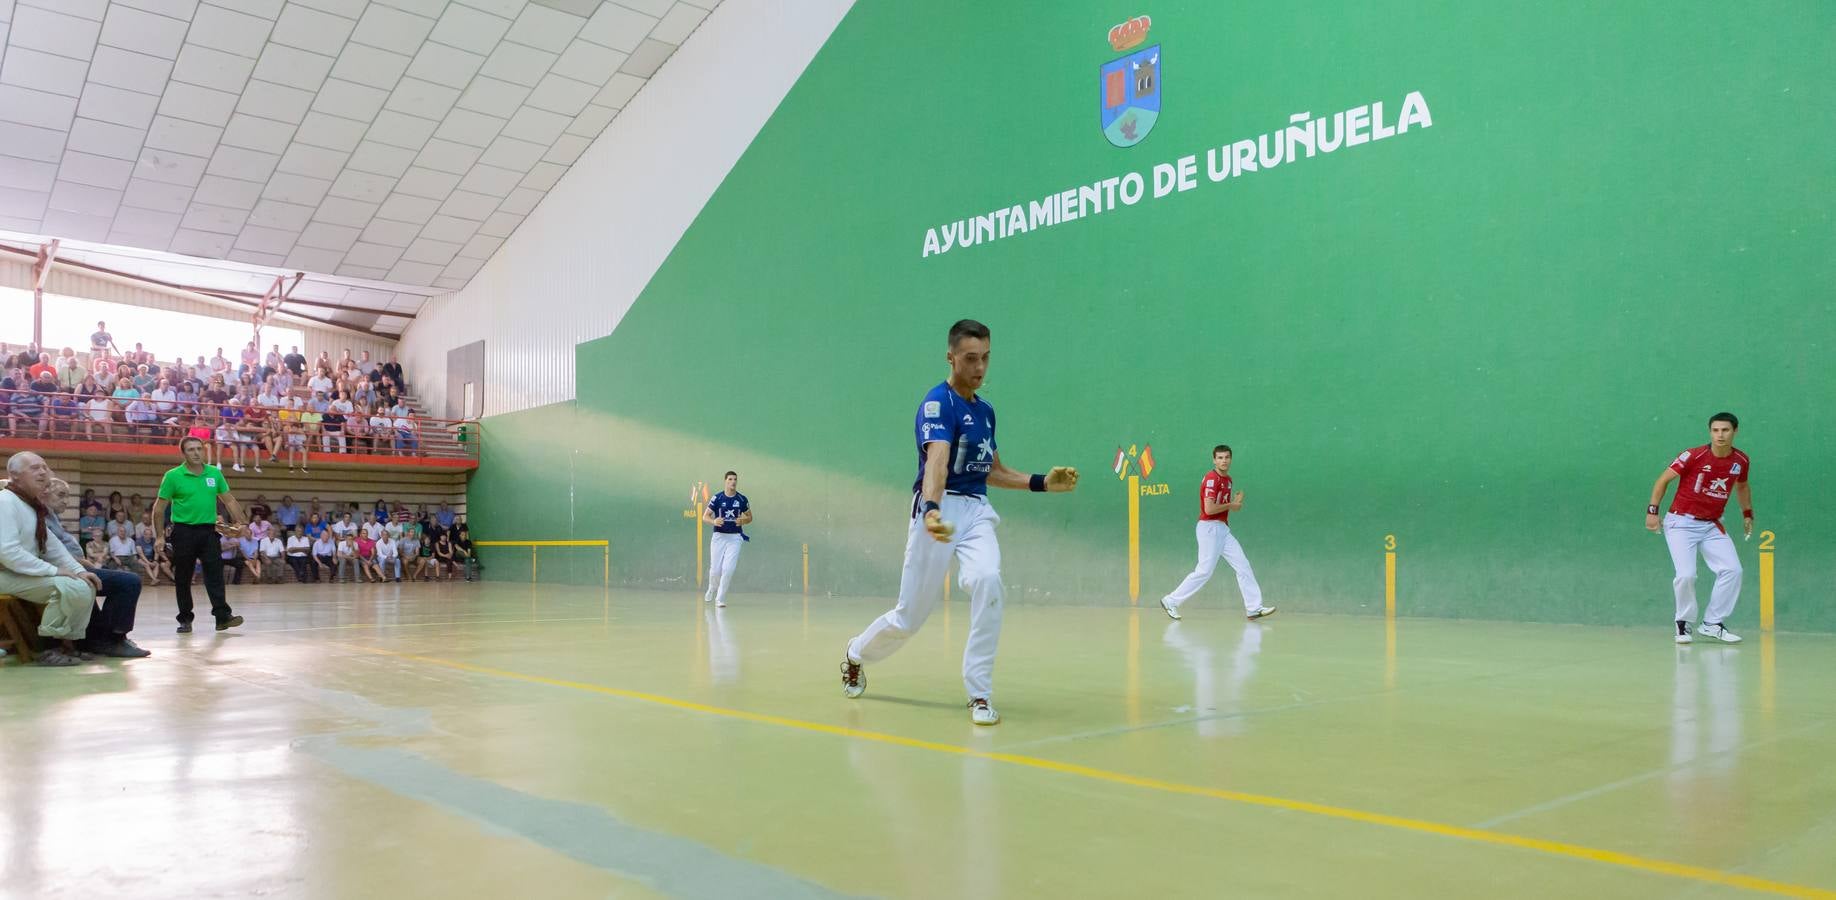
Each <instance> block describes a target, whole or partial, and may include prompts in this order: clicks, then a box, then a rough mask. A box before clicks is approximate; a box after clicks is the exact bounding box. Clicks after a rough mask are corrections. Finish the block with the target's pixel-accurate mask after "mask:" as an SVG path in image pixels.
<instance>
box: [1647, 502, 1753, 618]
mask: <svg viewBox="0 0 1836 900" xmlns="http://www.w3.org/2000/svg"><path fill="white" fill-rule="evenodd" d="M1664 543H1666V544H1669V545H1670V562H1671V563H1672V564H1673V565H1674V566H1675V567H1676V571H1677V577H1676V579H1675V580H1673V581H1672V582H1671V583H1670V584H1671V586H1672V587H1673V588H1675V589H1676V594H1677V621H1679V622H1693V621H1695V619H1696V551H1698V550H1700V551H1701V552H1702V561H1703V562H1705V563H1708V567H1709V571H1711V572H1714V573H1715V586H1714V587H1713V588H1711V589H1710V590H1709V605H1708V611H1707V612H1704V613H1703V614H1702V621H1704V622H1707V623H1711V624H1719V623H1721V622H1725V621H1727V618H1728V616H1731V615H1733V614H1734V604H1735V603H1737V602H1739V601H1740V571H1741V570H1740V555H1739V554H1737V553H1735V552H1734V539H1733V538H1731V537H1729V536H1728V533H1727V532H1726V531H1724V530H1722V528H1721V526H1719V525H1718V524H1716V523H1714V522H1704V521H1702V520H1701V519H1692V518H1690V517H1689V516H1679V515H1677V514H1676V513H1666V514H1665V515H1664Z"/></svg>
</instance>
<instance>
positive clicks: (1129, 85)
mask: <svg viewBox="0 0 1836 900" xmlns="http://www.w3.org/2000/svg"><path fill="white" fill-rule="evenodd" d="M1153 24H1154V22H1153V20H1152V19H1150V18H1148V17H1147V16H1136V17H1134V18H1132V19H1129V20H1128V21H1126V22H1122V23H1121V24H1118V25H1116V26H1115V27H1114V28H1111V29H1109V46H1110V49H1112V50H1114V51H1116V52H1119V53H1122V54H1123V55H1122V56H1119V57H1116V58H1115V59H1112V60H1110V61H1108V62H1106V63H1104V64H1103V65H1102V66H1101V67H1099V68H1098V70H1097V116H1098V120H1099V124H1101V125H1102V128H1103V136H1104V137H1105V138H1108V139H1109V142H1110V143H1111V144H1114V145H1116V146H1118V147H1133V146H1135V145H1136V144H1139V143H1141V142H1142V141H1143V140H1145V139H1146V138H1147V136H1148V132H1150V131H1153V130H1154V123H1155V122H1156V121H1158V120H1159V119H1160V91H1161V59H1162V54H1161V47H1160V45H1159V44H1153V45H1151V46H1145V47H1144V46H1142V45H1143V44H1145V43H1146V42H1147V36H1148V29H1149V28H1150V27H1152V25H1153Z"/></svg>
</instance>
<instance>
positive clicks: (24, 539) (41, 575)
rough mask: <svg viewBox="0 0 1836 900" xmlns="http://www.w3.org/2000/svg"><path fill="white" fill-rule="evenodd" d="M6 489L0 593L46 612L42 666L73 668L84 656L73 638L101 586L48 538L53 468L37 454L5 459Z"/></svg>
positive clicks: (0, 497) (0, 518)
mask: <svg viewBox="0 0 1836 900" xmlns="http://www.w3.org/2000/svg"><path fill="white" fill-rule="evenodd" d="M6 474H7V476H8V478H9V481H8V484H7V486H6V489H5V490H3V491H0V594H12V595H13V596H15V597H18V598H20V599H22V600H25V601H28V602H30V603H36V604H39V605H40V606H43V607H44V608H45V613H44V617H43V619H42V620H41V621H40V622H39V624H38V633H39V635H40V636H42V637H46V638H51V639H52V640H53V641H55V642H56V646H53V647H50V648H47V649H46V650H45V651H44V652H43V653H41V654H39V657H38V663H39V665H43V666H74V665H76V664H77V663H79V662H81V661H82V659H83V658H84V656H85V655H86V654H84V653H82V652H81V651H78V650H77V648H76V643H75V642H76V641H77V639H79V638H81V637H83V635H84V630H85V629H87V628H88V627H89V617H90V613H91V611H92V610H93V609H94V608H95V603H96V592H97V591H98V590H100V589H101V587H102V582H101V580H100V579H98V578H97V577H96V576H95V575H93V574H90V573H89V572H88V571H86V570H85V569H84V568H83V566H82V564H81V563H79V562H77V561H76V559H75V558H73V557H71V555H70V550H69V549H68V548H67V547H65V546H64V544H63V542H62V541H59V540H58V539H57V538H56V537H55V536H53V535H52V533H51V525H50V520H51V518H52V517H53V515H54V514H53V513H52V512H51V509H50V507H49V506H47V505H46V500H47V497H48V495H49V493H50V490H51V479H52V475H51V467H50V466H48V465H46V464H45V461H44V460H43V459H42V458H40V457H39V455H38V454H36V453H26V452H22V453H16V454H14V455H13V458H12V459H9V460H7V463H6Z"/></svg>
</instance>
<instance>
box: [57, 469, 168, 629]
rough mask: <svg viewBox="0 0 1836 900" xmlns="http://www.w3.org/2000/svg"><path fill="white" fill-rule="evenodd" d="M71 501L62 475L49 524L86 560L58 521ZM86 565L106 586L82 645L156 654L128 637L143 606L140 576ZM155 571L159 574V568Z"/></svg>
mask: <svg viewBox="0 0 1836 900" xmlns="http://www.w3.org/2000/svg"><path fill="white" fill-rule="evenodd" d="M69 502H70V483H69V482H67V481H65V480H64V479H62V478H55V477H54V478H52V479H51V489H50V491H49V492H48V496H46V498H45V506H46V507H47V508H49V509H50V510H51V518H50V519H49V520H47V521H46V523H45V524H46V525H47V526H48V527H49V529H50V531H51V534H52V535H53V536H55V537H56V538H57V540H58V541H59V542H60V543H62V544H63V545H64V549H66V550H69V551H70V555H71V556H72V557H75V558H76V559H77V561H79V562H82V560H83V551H82V548H80V547H78V546H77V542H76V538H74V537H72V536H71V535H70V532H68V531H66V530H64V523H63V522H60V521H58V513H59V512H61V511H62V510H63V508H64V505H65V504H66V503H69ZM149 562H151V559H149ZM155 565H157V564H155ZM84 568H86V569H88V570H89V571H90V572H91V573H92V574H94V575H95V576H96V579H97V580H99V581H101V582H102V589H101V590H100V591H99V592H98V594H97V598H96V608H95V609H93V610H91V611H90V617H89V628H88V629H87V630H86V631H85V633H84V640H83V644H82V648H83V649H84V650H87V651H89V652H90V653H94V654H97V655H99V656H112V657H115V658H117V659H140V658H142V657H146V656H152V655H153V654H152V653H151V652H150V651H147V650H142V649H141V648H140V645H138V644H136V643H134V642H133V641H132V640H129V639H128V633H129V632H131V631H133V630H134V613H135V611H136V610H137V609H139V607H140V586H141V582H140V576H138V575H135V574H134V573H133V572H127V571H122V570H120V569H99V568H95V567H92V566H90V565H88V564H87V563H84ZM152 574H157V570H155V572H154V573H152Z"/></svg>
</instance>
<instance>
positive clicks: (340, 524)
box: [331, 520, 357, 538]
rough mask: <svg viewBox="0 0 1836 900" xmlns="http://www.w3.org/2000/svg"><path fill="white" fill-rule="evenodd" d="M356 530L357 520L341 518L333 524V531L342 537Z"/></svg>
mask: <svg viewBox="0 0 1836 900" xmlns="http://www.w3.org/2000/svg"><path fill="white" fill-rule="evenodd" d="M356 531H357V523H356V522H345V521H343V520H340V521H337V522H333V523H332V524H331V533H332V534H335V535H337V536H338V537H341V538H342V537H348V536H350V535H352V534H355V533H356Z"/></svg>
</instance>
